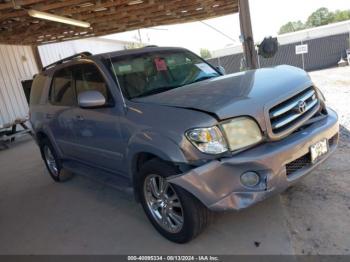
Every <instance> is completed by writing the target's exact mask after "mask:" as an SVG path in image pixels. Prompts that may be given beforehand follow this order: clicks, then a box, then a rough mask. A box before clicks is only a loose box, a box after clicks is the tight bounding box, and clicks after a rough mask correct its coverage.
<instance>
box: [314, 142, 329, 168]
mask: <svg viewBox="0 0 350 262" xmlns="http://www.w3.org/2000/svg"><path fill="white" fill-rule="evenodd" d="M327 152H328V143H327V139H323V140H321V141H319V142H317V143H316V144H314V145H312V146H311V147H310V153H311V162H312V163H315V162H317V160H318V159H319V158H320V157H321V156H323V155H324V154H326V153H327Z"/></svg>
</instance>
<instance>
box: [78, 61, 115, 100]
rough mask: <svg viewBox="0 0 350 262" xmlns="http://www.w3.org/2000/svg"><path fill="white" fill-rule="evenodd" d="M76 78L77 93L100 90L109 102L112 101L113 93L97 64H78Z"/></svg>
mask: <svg viewBox="0 0 350 262" xmlns="http://www.w3.org/2000/svg"><path fill="white" fill-rule="evenodd" d="M74 78H75V86H76V90H77V95H79V94H80V93H81V92H84V91H92V90H93V91H98V92H100V93H101V94H102V95H103V96H104V97H105V99H106V101H107V102H110V100H111V95H110V93H109V91H108V87H107V84H106V82H105V80H104V78H103V77H102V75H101V73H100V71H99V70H98V69H97V67H96V66H95V65H93V64H81V65H79V66H77V67H76V70H75V74H74Z"/></svg>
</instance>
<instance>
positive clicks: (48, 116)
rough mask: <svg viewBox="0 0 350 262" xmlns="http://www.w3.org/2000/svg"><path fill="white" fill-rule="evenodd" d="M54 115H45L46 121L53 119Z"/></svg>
mask: <svg viewBox="0 0 350 262" xmlns="http://www.w3.org/2000/svg"><path fill="white" fill-rule="evenodd" d="M54 116H55V115H54V114H49V113H47V114H46V115H45V117H46V118H47V119H51V118H54Z"/></svg>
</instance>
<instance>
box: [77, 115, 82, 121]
mask: <svg viewBox="0 0 350 262" xmlns="http://www.w3.org/2000/svg"><path fill="white" fill-rule="evenodd" d="M76 119H77V120H79V121H83V120H84V117H82V116H76Z"/></svg>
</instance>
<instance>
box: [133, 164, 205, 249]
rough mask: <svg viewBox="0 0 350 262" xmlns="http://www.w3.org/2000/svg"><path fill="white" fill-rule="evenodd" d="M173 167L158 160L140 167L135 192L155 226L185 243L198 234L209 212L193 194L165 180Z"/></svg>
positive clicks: (168, 236) (171, 172) (163, 233)
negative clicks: (136, 191)
mask: <svg viewBox="0 0 350 262" xmlns="http://www.w3.org/2000/svg"><path fill="white" fill-rule="evenodd" d="M176 174H177V172H176V169H175V168H174V167H173V166H171V165H169V164H167V163H165V162H163V161H161V160H159V159H156V158H155V159H152V160H150V161H148V162H146V163H145V164H144V165H143V166H142V167H141V170H140V173H139V180H138V183H137V184H138V185H137V186H138V193H139V196H140V200H141V204H142V207H143V209H144V211H145V213H146V215H147V217H148V219H149V220H150V222H151V223H152V225H153V226H154V227H155V228H156V230H157V231H158V232H159V233H160V234H161V235H163V236H164V237H165V238H167V239H168V240H170V241H173V242H176V243H186V242H189V241H190V240H192V239H193V238H195V237H196V236H197V235H199V234H200V233H201V232H202V231H203V230H204V229H205V227H206V226H207V224H208V223H209V222H210V220H211V216H212V214H211V212H210V211H209V210H208V209H207V208H206V207H205V206H204V205H203V204H202V203H201V202H200V201H199V200H198V199H197V198H195V197H194V196H193V195H191V194H190V193H188V192H187V191H185V190H184V189H182V188H181V187H179V186H176V185H173V184H170V183H169V182H167V180H166V177H168V176H172V175H176Z"/></svg>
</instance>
